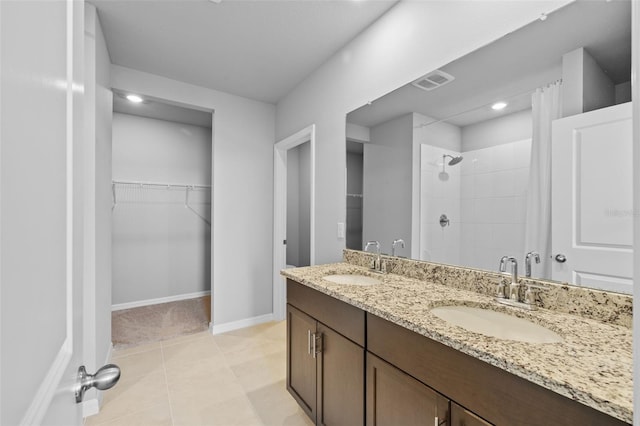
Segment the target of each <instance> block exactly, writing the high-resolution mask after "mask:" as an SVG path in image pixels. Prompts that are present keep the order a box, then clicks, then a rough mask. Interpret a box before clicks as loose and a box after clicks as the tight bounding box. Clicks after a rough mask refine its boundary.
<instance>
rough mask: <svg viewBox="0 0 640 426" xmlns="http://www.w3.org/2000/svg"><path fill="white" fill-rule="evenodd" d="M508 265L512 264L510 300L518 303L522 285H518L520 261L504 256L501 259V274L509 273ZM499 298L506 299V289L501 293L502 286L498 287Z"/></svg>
mask: <svg viewBox="0 0 640 426" xmlns="http://www.w3.org/2000/svg"><path fill="white" fill-rule="evenodd" d="M507 263H511V285H510V286H509V299H511V300H514V301H516V302H518V301H519V296H518V291H519V290H520V284H518V260H517V259H516V258H515V257H513V256H502V258H501V259H500V272H507ZM501 285H502V286H504V284H502V283H501ZM501 294H502V296H501ZM498 297H502V298H505V297H506V296H505V295H504V287H503V289H502V291H501V289H500V286H498Z"/></svg>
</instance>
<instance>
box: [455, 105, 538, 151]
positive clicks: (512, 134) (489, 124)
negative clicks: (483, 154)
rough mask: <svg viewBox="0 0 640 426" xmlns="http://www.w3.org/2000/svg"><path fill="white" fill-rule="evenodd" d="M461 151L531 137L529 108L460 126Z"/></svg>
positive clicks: (531, 125) (531, 126) (531, 128)
mask: <svg viewBox="0 0 640 426" xmlns="http://www.w3.org/2000/svg"><path fill="white" fill-rule="evenodd" d="M461 130H462V144H461V148H462V149H461V151H462V152H465V151H474V150H476V149H483V148H489V147H492V146H496V145H502V144H505V143H511V142H514V141H519V140H523V139H529V138H531V134H532V132H533V124H532V122H531V110H530V109H527V110H523V111H519V112H514V113H513V114H509V115H504V116H502V117H499V118H494V119H493V120H487V121H482V122H480V123H476V124H471V125H469V126H465V127H462V129H461Z"/></svg>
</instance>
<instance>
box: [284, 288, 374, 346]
mask: <svg viewBox="0 0 640 426" xmlns="http://www.w3.org/2000/svg"><path fill="white" fill-rule="evenodd" d="M287 303H289V304H291V305H293V306H295V307H296V308H298V309H300V310H301V311H303V312H305V313H307V314H309V315H311V316H312V317H313V318H315V319H317V320H318V321H320V322H321V323H323V324H325V325H327V326H329V327H330V328H332V329H334V330H335V331H337V332H338V333H340V334H342V335H343V336H345V337H346V338H348V339H349V340H351V341H353V342H355V343H357V344H358V345H360V346H362V347H364V342H365V340H364V339H365V326H364V324H365V312H364V311H363V310H362V309H359V308H356V307H355V306H352V305H349V304H348V303H345V302H342V301H340V300H338V299H334V298H333V297H331V296H327V295H326V294H323V293H320V292H319V291H317V290H314V289H312V288H310V287H307V286H304V285H302V284H300V283H297V282H295V281H293V280H291V279H287Z"/></svg>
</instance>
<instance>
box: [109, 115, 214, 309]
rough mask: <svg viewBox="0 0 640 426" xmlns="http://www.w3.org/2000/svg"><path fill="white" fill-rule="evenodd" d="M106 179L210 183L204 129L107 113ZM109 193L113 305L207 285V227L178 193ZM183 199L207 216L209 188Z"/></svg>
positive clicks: (208, 147) (207, 137)
mask: <svg viewBox="0 0 640 426" xmlns="http://www.w3.org/2000/svg"><path fill="white" fill-rule="evenodd" d="M113 179H114V180H126V181H144V182H166V183H184V184H205V185H208V184H210V182H211V131H210V129H207V128H204V127H199V126H193V125H188V124H180V123H176V122H171V121H164V120H156V119H152V118H146V117H139V116H135V115H129V114H121V113H114V115H113ZM116 197H117V205H116V207H115V209H114V210H113V303H114V304H121V303H129V302H138V301H144V300H149V299H156V298H162V297H169V296H177V295H182V294H189V293H196V292H201V291H206V290H209V289H210V288H211V272H210V271H211V252H210V246H211V240H210V238H211V232H210V227H209V225H208V224H206V223H205V222H204V221H203V220H202V219H201V218H199V217H198V216H196V215H195V214H194V213H193V212H192V211H190V210H189V209H187V208H185V206H184V199H185V191H184V190H180V191H168V190H164V189H162V190H158V189H130V190H129V189H127V190H121V191H120V190H117V191H116ZM190 198H191V203H190V204H192V205H193V207H194V208H195V209H197V210H198V212H200V213H201V214H202V215H203V216H205V217H210V216H211V212H210V208H211V207H210V200H211V198H210V193H207V192H198V193H192V194H191V196H190ZM207 202H208V203H209V204H207Z"/></svg>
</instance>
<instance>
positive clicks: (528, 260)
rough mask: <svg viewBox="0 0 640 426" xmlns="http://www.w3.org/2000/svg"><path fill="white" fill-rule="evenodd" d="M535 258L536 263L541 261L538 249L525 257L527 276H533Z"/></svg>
mask: <svg viewBox="0 0 640 426" xmlns="http://www.w3.org/2000/svg"><path fill="white" fill-rule="evenodd" d="M532 257H533V258H534V259H535V261H536V263H540V253H538V252H537V251H530V252H529V253H527V255H526V256H525V258H524V267H525V276H526V277H531V258H532Z"/></svg>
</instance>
